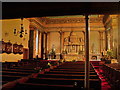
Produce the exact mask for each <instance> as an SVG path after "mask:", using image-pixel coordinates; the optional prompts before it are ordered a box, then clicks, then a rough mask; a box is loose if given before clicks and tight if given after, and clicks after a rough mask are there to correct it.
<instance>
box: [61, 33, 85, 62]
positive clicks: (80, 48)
mask: <svg viewBox="0 0 120 90" xmlns="http://www.w3.org/2000/svg"><path fill="white" fill-rule="evenodd" d="M83 58H84V38H83V37H82V36H78V35H76V33H75V32H73V31H71V32H70V34H69V36H68V37H65V38H64V51H63V59H64V60H66V61H73V60H75V61H83Z"/></svg>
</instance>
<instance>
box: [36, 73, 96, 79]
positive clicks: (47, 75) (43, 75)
mask: <svg viewBox="0 0 120 90" xmlns="http://www.w3.org/2000/svg"><path fill="white" fill-rule="evenodd" d="M37 77H39V78H41V77H42V78H45V77H49V78H53V77H55V78H74V79H84V78H85V75H75V74H38V76H37ZM90 78H91V79H98V75H90Z"/></svg>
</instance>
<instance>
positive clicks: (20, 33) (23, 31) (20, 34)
mask: <svg viewBox="0 0 120 90" xmlns="http://www.w3.org/2000/svg"><path fill="white" fill-rule="evenodd" d="M18 34H19V37H20V38H22V37H23V35H25V34H27V30H24V26H23V18H21V28H20V30H19V31H17V29H14V35H15V36H17V35H18Z"/></svg>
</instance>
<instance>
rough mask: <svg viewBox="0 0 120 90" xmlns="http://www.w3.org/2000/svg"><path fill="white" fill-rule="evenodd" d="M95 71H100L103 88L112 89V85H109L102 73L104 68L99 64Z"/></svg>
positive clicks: (102, 89)
mask: <svg viewBox="0 0 120 90" xmlns="http://www.w3.org/2000/svg"><path fill="white" fill-rule="evenodd" d="M95 71H96V72H97V73H98V75H99V78H100V79H101V90H112V89H111V86H110V85H109V83H108V82H107V80H106V79H105V77H104V76H103V75H102V73H101V72H102V69H101V68H100V67H99V66H98V68H97V69H95Z"/></svg>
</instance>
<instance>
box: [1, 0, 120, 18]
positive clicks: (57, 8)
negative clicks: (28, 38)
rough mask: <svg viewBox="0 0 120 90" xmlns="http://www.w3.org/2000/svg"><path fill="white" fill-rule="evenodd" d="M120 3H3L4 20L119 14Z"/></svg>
mask: <svg viewBox="0 0 120 90" xmlns="http://www.w3.org/2000/svg"><path fill="white" fill-rule="evenodd" d="M119 4H120V2H2V18H3V19H13V18H21V17H25V18H26V17H29V18H30V17H44V16H65V15H85V14H89V15H91V14H92V15H93V14H119V13H120V11H119V10H120V9H119Z"/></svg>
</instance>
